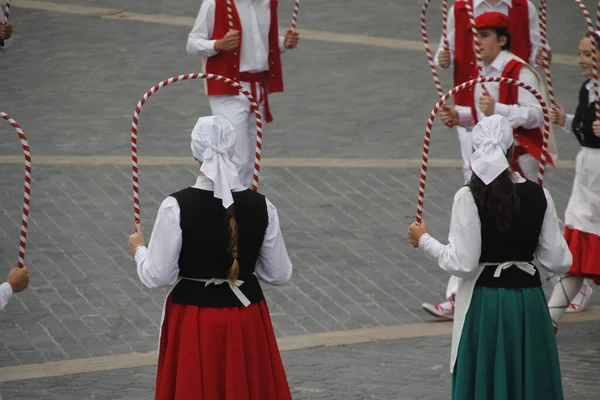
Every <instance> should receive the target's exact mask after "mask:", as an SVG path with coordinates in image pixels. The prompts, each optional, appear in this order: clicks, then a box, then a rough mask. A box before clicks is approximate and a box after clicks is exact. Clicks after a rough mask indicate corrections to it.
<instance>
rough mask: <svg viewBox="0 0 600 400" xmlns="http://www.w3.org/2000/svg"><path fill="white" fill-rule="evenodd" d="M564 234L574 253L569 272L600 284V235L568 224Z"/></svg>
mask: <svg viewBox="0 0 600 400" xmlns="http://www.w3.org/2000/svg"><path fill="white" fill-rule="evenodd" d="M564 234H565V239H566V240H567V243H568V244H569V249H570V250H571V254H572V255H573V265H572V266H571V269H570V270H569V274H571V275H575V276H582V277H586V278H591V279H593V280H594V282H595V283H596V284H597V285H600V236H598V235H594V234H593V233H588V232H582V231H579V230H577V229H572V228H569V227H568V226H566V227H565V232H564Z"/></svg>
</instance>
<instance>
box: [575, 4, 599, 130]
mask: <svg viewBox="0 0 600 400" xmlns="http://www.w3.org/2000/svg"><path fill="white" fill-rule="evenodd" d="M575 3H577V5H578V6H579V9H581V12H582V13H583V17H584V18H585V23H586V25H587V28H588V31H589V32H590V34H591V35H590V41H591V43H592V82H593V83H594V98H595V105H596V120H600V100H599V99H598V94H599V93H600V92H599V90H598V51H597V49H596V45H597V41H596V35H595V34H594V24H593V23H592V17H590V13H589V12H588V10H587V8H586V6H585V4H583V3H582V2H581V0H575Z"/></svg>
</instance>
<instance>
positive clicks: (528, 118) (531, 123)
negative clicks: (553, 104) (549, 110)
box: [494, 66, 544, 129]
mask: <svg viewBox="0 0 600 400" xmlns="http://www.w3.org/2000/svg"><path fill="white" fill-rule="evenodd" d="M519 80H520V81H521V82H524V83H526V84H528V85H529V86H531V87H532V88H534V89H536V90H537V91H538V92H540V90H539V84H538V80H537V77H536V76H535V75H534V74H533V72H532V71H531V70H530V69H529V68H527V67H526V66H525V67H523V69H522V70H521V73H520V74H519ZM495 97H496V98H497V96H495ZM494 113H495V114H500V115H502V116H503V117H505V118H506V119H508V122H510V124H511V126H512V127H513V129H515V128H518V127H522V128H525V129H534V128H539V127H541V126H542V124H543V122H544V113H543V112H542V107H541V106H540V104H539V102H538V100H537V99H536V98H535V96H534V95H532V94H531V93H530V92H529V91H528V90H526V89H523V88H519V104H513V105H507V104H502V103H496V108H495V109H494Z"/></svg>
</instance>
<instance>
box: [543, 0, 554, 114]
mask: <svg viewBox="0 0 600 400" xmlns="http://www.w3.org/2000/svg"><path fill="white" fill-rule="evenodd" d="M539 14H540V38H541V42H542V47H541V48H542V54H543V57H544V65H543V67H544V74H545V75H546V86H547V87H548V97H549V99H550V103H551V104H552V106H553V107H557V103H556V98H555V97H554V86H553V85H552V73H551V71H550V57H549V56H548V55H549V51H550V48H549V47H548V41H547V15H548V4H547V0H541V1H540V12H539Z"/></svg>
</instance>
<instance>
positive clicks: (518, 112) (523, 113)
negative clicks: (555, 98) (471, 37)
mask: <svg viewBox="0 0 600 400" xmlns="http://www.w3.org/2000/svg"><path fill="white" fill-rule="evenodd" d="M513 58H516V56H515V55H513V54H512V53H510V52H508V51H505V50H503V51H501V52H500V54H498V56H497V57H496V59H495V60H494V62H493V63H492V64H491V65H489V66H484V68H483V76H485V77H497V76H502V71H503V70H504V67H506V64H508V62H509V61H510V60H512V59H513ZM519 80H520V81H522V82H524V83H526V84H528V85H529V86H531V87H532V88H534V89H535V90H536V91H537V92H538V93H540V94H541V93H542V91H541V88H540V85H539V82H538V78H537V76H536V75H535V73H534V72H533V71H532V70H531V69H529V67H528V66H527V65H525V66H524V67H523V68H522V69H521V72H520V74H519ZM485 87H486V89H487V90H488V93H489V95H490V96H492V97H493V98H494V99H496V107H495V109H494V114H500V115H502V116H503V117H506V119H508V122H510V124H511V126H512V127H513V129H515V128H518V127H523V128H525V129H534V128H540V127H541V126H542V125H543V123H544V113H543V112H542V106H540V103H539V101H538V100H537V99H536V98H535V96H534V95H532V94H531V93H529V91H527V90H526V89H523V88H519V104H511V105H508V104H502V103H499V102H498V95H499V91H500V84H498V83H489V82H488V83H485ZM473 93H474V95H475V109H476V110H477V118H478V119H479V120H481V119H483V118H484V117H485V114H484V113H483V112H481V110H480V109H479V97H481V96H482V95H483V93H484V92H483V89H482V85H476V87H475V90H474V91H473ZM457 111H458V113H459V118H460V122H459V125H460V126H463V127H465V128H468V129H472V128H473V126H474V125H475V121H473V115H472V114H471V110H470V109H468V108H467V109H463V108H460V109H459V108H457Z"/></svg>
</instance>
